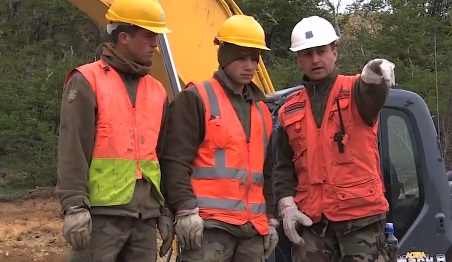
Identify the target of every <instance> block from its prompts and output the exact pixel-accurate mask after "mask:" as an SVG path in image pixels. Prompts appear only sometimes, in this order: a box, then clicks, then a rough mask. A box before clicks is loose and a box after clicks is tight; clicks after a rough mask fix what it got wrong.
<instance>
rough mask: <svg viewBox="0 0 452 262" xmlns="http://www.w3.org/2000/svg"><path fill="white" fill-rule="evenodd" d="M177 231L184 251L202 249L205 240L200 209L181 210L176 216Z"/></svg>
mask: <svg viewBox="0 0 452 262" xmlns="http://www.w3.org/2000/svg"><path fill="white" fill-rule="evenodd" d="M175 230H176V235H177V238H178V239H179V243H180V246H181V248H182V249H186V250H190V249H197V248H200V247H201V245H202V239H203V232H204V220H203V219H202V218H201V217H200V216H199V208H194V209H190V210H179V211H178V212H177V214H176V227H175Z"/></svg>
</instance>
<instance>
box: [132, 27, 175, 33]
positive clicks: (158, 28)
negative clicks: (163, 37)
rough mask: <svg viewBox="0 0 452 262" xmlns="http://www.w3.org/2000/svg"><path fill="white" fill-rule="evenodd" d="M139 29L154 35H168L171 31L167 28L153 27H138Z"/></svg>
mask: <svg viewBox="0 0 452 262" xmlns="http://www.w3.org/2000/svg"><path fill="white" fill-rule="evenodd" d="M137 26H138V27H140V28H143V29H146V30H148V31H151V32H154V33H156V34H168V33H171V30H170V29H168V28H167V27H153V26H139V25H137Z"/></svg>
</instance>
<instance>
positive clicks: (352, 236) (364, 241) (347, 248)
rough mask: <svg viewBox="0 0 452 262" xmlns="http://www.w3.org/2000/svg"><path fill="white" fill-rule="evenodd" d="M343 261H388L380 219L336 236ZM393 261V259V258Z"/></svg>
mask: <svg viewBox="0 0 452 262" xmlns="http://www.w3.org/2000/svg"><path fill="white" fill-rule="evenodd" d="M338 241H339V247H340V250H341V258H342V261H343V262H361V261H363V262H364V261H366V262H368V261H372V262H388V261H391V260H389V256H388V252H387V250H386V249H385V245H386V239H385V234H384V228H383V224H382V222H381V221H378V222H375V223H373V224H370V225H368V226H365V227H363V228H360V229H358V230H355V231H352V232H350V233H348V234H346V235H343V236H341V237H339V238H338ZM393 261H395V260H393Z"/></svg>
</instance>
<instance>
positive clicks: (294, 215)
mask: <svg viewBox="0 0 452 262" xmlns="http://www.w3.org/2000/svg"><path fill="white" fill-rule="evenodd" d="M278 205H279V210H280V212H281V215H282V218H283V228H284V234H286V236H287V238H288V239H289V240H290V241H291V242H292V243H294V244H297V245H304V240H303V238H301V236H300V235H299V234H298V232H297V226H298V223H299V224H302V225H303V226H306V227H309V226H311V225H312V220H311V219H310V218H309V217H308V216H306V215H305V214H303V213H302V212H300V211H299V210H298V207H297V205H296V204H295V201H294V198H293V197H291V196H290V197H284V198H281V200H279V202H278Z"/></svg>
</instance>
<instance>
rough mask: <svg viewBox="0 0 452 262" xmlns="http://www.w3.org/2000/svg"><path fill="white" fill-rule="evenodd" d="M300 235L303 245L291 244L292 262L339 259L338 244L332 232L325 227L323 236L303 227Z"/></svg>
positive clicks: (330, 261)
mask: <svg viewBox="0 0 452 262" xmlns="http://www.w3.org/2000/svg"><path fill="white" fill-rule="evenodd" d="M299 232H302V233H301V234H300V235H301V236H302V238H303V239H304V241H305V244H304V245H303V246H298V245H295V244H292V262H312V261H315V262H336V261H339V260H338V257H339V246H338V243H337V239H336V236H335V234H334V232H332V231H331V230H330V228H328V229H327V231H326V233H325V236H324V237H322V236H318V235H316V234H314V233H313V232H312V230H311V229H309V228H305V227H303V229H302V230H300V231H299Z"/></svg>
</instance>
